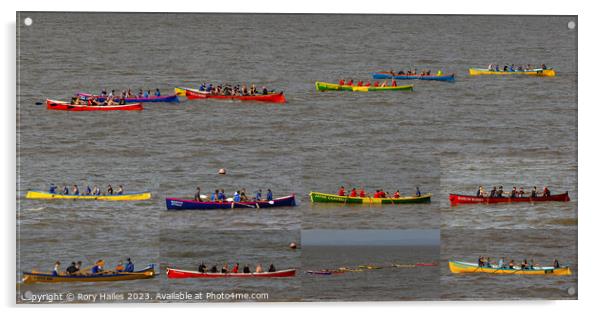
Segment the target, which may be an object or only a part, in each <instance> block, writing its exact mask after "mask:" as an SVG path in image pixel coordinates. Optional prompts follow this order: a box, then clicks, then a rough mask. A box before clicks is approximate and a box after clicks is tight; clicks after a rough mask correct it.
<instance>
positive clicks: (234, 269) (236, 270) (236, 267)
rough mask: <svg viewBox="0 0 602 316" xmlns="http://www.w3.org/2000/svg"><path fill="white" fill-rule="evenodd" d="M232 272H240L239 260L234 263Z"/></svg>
mask: <svg viewBox="0 0 602 316" xmlns="http://www.w3.org/2000/svg"><path fill="white" fill-rule="evenodd" d="M231 273H238V262H237V263H236V264H235V265H234V267H232V272H231Z"/></svg>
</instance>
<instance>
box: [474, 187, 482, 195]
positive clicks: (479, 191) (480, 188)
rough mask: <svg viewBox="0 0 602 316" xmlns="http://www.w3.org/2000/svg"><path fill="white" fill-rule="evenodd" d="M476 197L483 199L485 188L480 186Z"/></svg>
mask: <svg viewBox="0 0 602 316" xmlns="http://www.w3.org/2000/svg"><path fill="white" fill-rule="evenodd" d="M476 197H483V187H482V186H479V189H478V190H477V194H476Z"/></svg>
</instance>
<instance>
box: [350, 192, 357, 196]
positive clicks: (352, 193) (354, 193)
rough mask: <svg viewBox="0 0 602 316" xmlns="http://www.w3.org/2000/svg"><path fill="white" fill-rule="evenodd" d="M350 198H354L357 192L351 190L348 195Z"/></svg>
mask: <svg viewBox="0 0 602 316" xmlns="http://www.w3.org/2000/svg"><path fill="white" fill-rule="evenodd" d="M349 196H350V197H356V196H357V191H355V190H351V193H349Z"/></svg>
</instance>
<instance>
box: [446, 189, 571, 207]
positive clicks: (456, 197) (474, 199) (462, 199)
mask: <svg viewBox="0 0 602 316" xmlns="http://www.w3.org/2000/svg"><path fill="white" fill-rule="evenodd" d="M570 200H571V198H570V197H569V193H568V192H565V193H563V194H556V195H551V196H549V197H543V196H538V197H534V198H532V197H523V198H511V197H501V198H499V197H493V198H490V197H478V196H471V195H460V194H453V193H452V194H450V195H449V202H450V204H452V205H457V204H493V203H521V202H522V203H525V202H529V203H533V202H568V201H570Z"/></svg>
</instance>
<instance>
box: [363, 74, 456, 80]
mask: <svg viewBox="0 0 602 316" xmlns="http://www.w3.org/2000/svg"><path fill="white" fill-rule="evenodd" d="M372 78H373V79H396V80H435V81H448V82H452V81H454V80H456V75H455V74H443V75H440V76H438V75H392V74H391V73H388V72H374V73H372Z"/></svg>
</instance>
